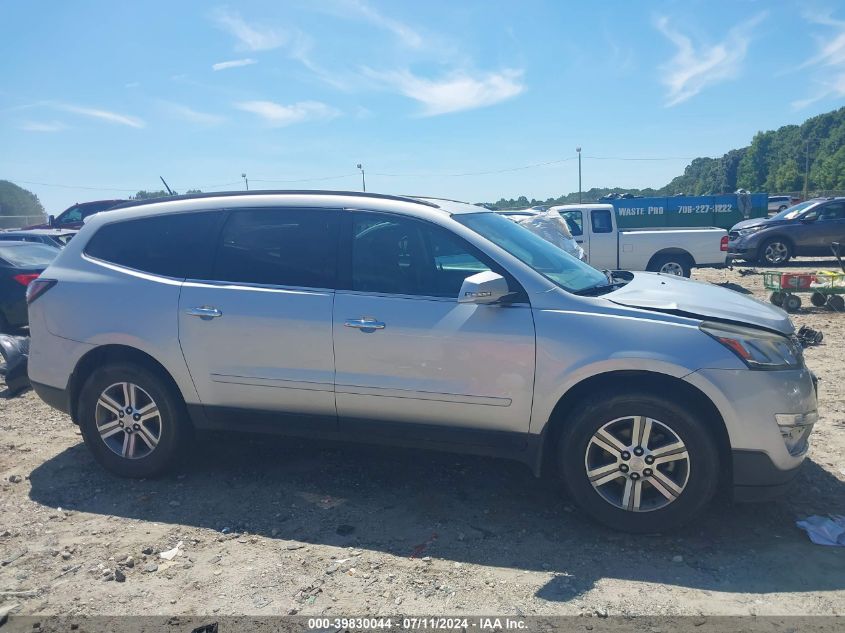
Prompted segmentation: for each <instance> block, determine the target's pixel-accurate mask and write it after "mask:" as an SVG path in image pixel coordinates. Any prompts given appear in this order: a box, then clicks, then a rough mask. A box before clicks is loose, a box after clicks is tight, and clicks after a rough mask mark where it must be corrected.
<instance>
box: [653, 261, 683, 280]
mask: <svg viewBox="0 0 845 633" xmlns="http://www.w3.org/2000/svg"><path fill="white" fill-rule="evenodd" d="M657 272H660V273H663V274H664V275H676V276H678V277H683V276H684V267H683V266H681V265H680V264H679V263H678V262H666V263H665V264H663V265H662V266H661V267H660V270H658V271H657Z"/></svg>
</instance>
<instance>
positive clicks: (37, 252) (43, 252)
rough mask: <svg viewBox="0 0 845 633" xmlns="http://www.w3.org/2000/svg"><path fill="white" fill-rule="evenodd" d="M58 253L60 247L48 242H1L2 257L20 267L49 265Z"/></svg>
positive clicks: (0, 253) (0, 252)
mask: <svg viewBox="0 0 845 633" xmlns="http://www.w3.org/2000/svg"><path fill="white" fill-rule="evenodd" d="M58 254H59V249H58V248H56V247H55V246H47V245H46V244H30V243H28V242H19V243H18V244H14V245H12V244H0V259H3V260H5V261H7V262H9V263H10V264H11V265H12V266H17V267H18V268H38V267H39V266H44V267H47V266H49V265H50V262H51V261H53V260H54V259H55V258H56V255H58Z"/></svg>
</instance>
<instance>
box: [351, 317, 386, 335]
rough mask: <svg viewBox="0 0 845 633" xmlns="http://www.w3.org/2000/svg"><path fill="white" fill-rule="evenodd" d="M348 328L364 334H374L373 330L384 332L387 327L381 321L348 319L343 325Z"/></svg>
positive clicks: (368, 318) (366, 318)
mask: <svg viewBox="0 0 845 633" xmlns="http://www.w3.org/2000/svg"><path fill="white" fill-rule="evenodd" d="M343 325H345V326H346V327H354V328H357V329H359V330H363V331H364V332H372V331H373V330H383V329H384V327H385V325H384V323H382V322H381V321H376V320H375V319H373V318H370V317H363V318H361V319H346V321H345V322H344V323H343Z"/></svg>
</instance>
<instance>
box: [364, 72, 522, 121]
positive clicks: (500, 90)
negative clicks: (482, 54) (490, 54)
mask: <svg viewBox="0 0 845 633" xmlns="http://www.w3.org/2000/svg"><path fill="white" fill-rule="evenodd" d="M364 72H365V74H366V75H367V76H369V77H370V78H372V79H374V80H376V81H377V82H379V83H381V84H383V85H385V86H387V87H389V88H391V89H392V90H395V91H397V92H399V93H400V94H403V95H405V96H406V97H409V98H411V99H414V100H415V101H418V102H419V103H421V104H422V105H423V111H422V115H423V116H435V115H438V114H446V113H448V112H459V111H461V110H473V109H475V108H482V107H485V106H489V105H493V104H494V103H499V102H500V101H504V100H506V99H510V98H512V97H515V96H516V95H518V94H520V93H521V92H522V91H523V90H525V86H524V85H523V83H522V71H520V70H511V69H506V70H502V71H501V72H497V73H487V74H483V75H477V76H472V75H470V74H468V73H466V72H454V73H452V74H450V75H448V76H446V77H442V78H440V79H427V78H425V77H420V76H418V75H415V74H413V73H412V72H411V71H409V70H401V71H388V72H379V71H375V70H372V69H369V68H365V69H364Z"/></svg>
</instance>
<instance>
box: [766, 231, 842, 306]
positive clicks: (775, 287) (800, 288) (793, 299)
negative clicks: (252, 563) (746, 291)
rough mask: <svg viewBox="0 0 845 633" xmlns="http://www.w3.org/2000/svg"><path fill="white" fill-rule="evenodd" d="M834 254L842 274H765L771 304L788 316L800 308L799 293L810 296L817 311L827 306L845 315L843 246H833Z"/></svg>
mask: <svg viewBox="0 0 845 633" xmlns="http://www.w3.org/2000/svg"><path fill="white" fill-rule="evenodd" d="M831 250H833V254H834V255H835V256H836V261H837V262H839V268H840V269H841V270H842V272H835V271H830V270H820V271H818V272H815V273H788V272H780V271H775V270H772V271H766V272H764V273H763V286H765V288H766V290H771V291H772V294H771V295H770V296H769V301H771V302H772V303H773V304H775V305H776V306H778V307H781V308H783V309H784V310H786V311H787V312H795V311H796V310H799V309H800V308H801V297H799V296H798V294H799V293H810V303H812V304H813V305H814V306H816V307H822V306H824V305H826V306H827V307H828V308H830V309H831V310H833V311H835V312H845V265H843V264H842V256H841V253H840V245H839V243H838V242H834V243H833V244H831Z"/></svg>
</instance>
